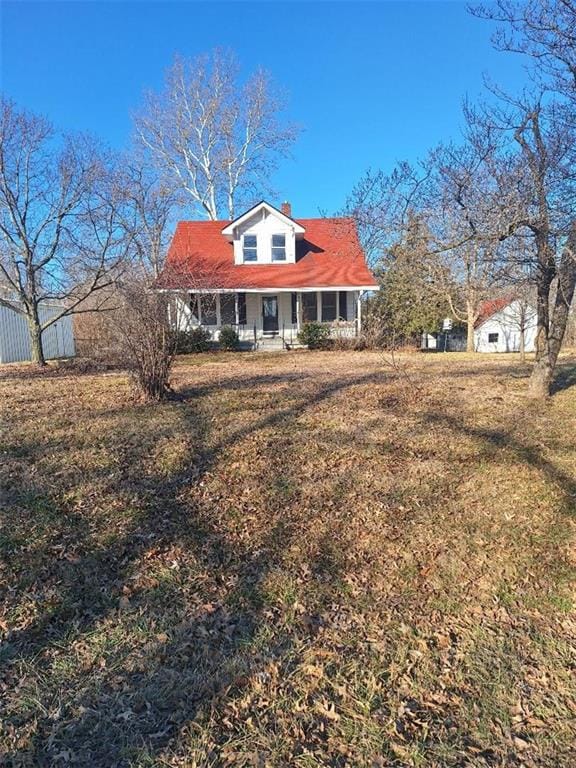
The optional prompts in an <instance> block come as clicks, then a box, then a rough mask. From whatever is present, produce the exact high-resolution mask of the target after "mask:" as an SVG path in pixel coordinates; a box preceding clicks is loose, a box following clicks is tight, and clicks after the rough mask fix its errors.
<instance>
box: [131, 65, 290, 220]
mask: <svg viewBox="0 0 576 768" xmlns="http://www.w3.org/2000/svg"><path fill="white" fill-rule="evenodd" d="M281 112H282V101H281V99H280V98H279V96H278V94H277V92H276V91H275V90H274V88H273V86H272V84H271V82H270V78H269V76H268V75H267V74H266V73H265V72H264V71H258V72H256V73H255V74H254V75H253V76H252V77H251V78H250V79H249V80H248V82H247V83H245V84H244V85H241V83H240V81H239V77H238V67H237V64H236V62H235V60H234V57H233V56H232V55H230V54H225V53H223V52H221V51H215V52H214V53H213V54H212V55H211V56H201V57H198V58H196V59H193V60H187V59H184V58H181V57H177V58H176V59H175V61H174V64H173V65H172V67H171V68H170V69H169V70H168V72H167V75H166V83H165V87H164V90H163V91H162V92H161V93H148V94H147V95H146V97H145V102H144V107H143V109H142V110H141V112H140V113H139V114H138V115H137V116H136V118H135V125H136V133H137V137H138V139H139V141H140V142H141V144H142V145H143V147H145V148H146V149H147V150H148V151H149V152H150V155H151V157H152V158H153V159H154V161H155V163H156V165H157V167H158V169H159V170H160V171H161V172H162V174H163V175H164V179H165V181H166V182H167V183H169V184H170V185H171V186H172V187H173V188H174V189H178V190H182V191H184V192H185V193H186V195H187V198H188V200H189V201H192V203H193V204H194V205H195V207H196V208H197V209H198V210H199V211H201V212H202V213H203V214H204V215H205V216H207V217H208V218H209V219H217V218H218V217H219V215H221V213H222V212H223V211H226V213H227V215H228V216H229V217H230V218H233V217H234V212H235V210H236V207H237V206H238V205H239V204H240V203H245V202H246V201H250V202H253V200H254V196H255V194H256V193H257V192H258V191H259V190H260V189H261V188H262V186H263V185H266V184H267V182H268V180H269V178H270V174H271V172H272V171H273V170H274V168H275V167H276V163H277V160H278V157H280V156H282V155H285V154H286V153H287V151H288V149H289V147H290V145H291V144H292V143H293V141H294V139H295V137H296V133H297V132H296V129H295V128H294V127H293V126H290V125H284V124H282V122H281V119H280V118H281Z"/></svg>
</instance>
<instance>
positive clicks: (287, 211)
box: [280, 200, 292, 218]
mask: <svg viewBox="0 0 576 768" xmlns="http://www.w3.org/2000/svg"><path fill="white" fill-rule="evenodd" d="M280 210H281V211H282V213H283V214H284V216H289V217H290V218H292V206H291V205H290V203H288V202H286V200H285V201H284V202H283V203H282V205H281V206H280Z"/></svg>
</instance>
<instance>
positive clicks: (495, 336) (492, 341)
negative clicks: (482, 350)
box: [488, 333, 498, 344]
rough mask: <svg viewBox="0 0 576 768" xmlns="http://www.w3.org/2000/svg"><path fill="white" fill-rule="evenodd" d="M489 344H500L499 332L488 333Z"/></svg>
mask: <svg viewBox="0 0 576 768" xmlns="http://www.w3.org/2000/svg"><path fill="white" fill-rule="evenodd" d="M488 344H498V334H497V333H489V334H488Z"/></svg>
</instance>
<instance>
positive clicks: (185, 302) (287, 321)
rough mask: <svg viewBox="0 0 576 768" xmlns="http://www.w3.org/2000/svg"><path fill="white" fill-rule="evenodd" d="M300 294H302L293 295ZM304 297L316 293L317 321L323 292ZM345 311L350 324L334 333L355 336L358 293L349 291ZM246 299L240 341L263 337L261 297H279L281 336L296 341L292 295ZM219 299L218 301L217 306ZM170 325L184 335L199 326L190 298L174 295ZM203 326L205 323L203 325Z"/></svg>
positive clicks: (248, 295) (216, 329)
mask: <svg viewBox="0 0 576 768" xmlns="http://www.w3.org/2000/svg"><path fill="white" fill-rule="evenodd" d="M294 293H299V291H294ZM303 293H315V294H316V300H317V303H318V317H320V313H321V306H322V302H321V294H322V291H303ZM346 293H347V296H346V307H347V315H348V321H347V322H344V323H336V324H335V325H334V328H333V332H334V333H335V334H337V335H340V336H354V335H355V332H356V325H355V317H356V303H357V299H358V291H347V292H346ZM245 296H246V325H243V326H239V327H238V328H237V331H238V335H239V336H240V338H241V339H244V340H247V341H252V340H253V339H254V331H256V338H257V339H260V338H261V337H262V335H263V332H264V329H263V318H262V297H263V296H276V298H277V300H278V335H280V336H282V334H284V337H285V339H286V341H295V340H296V335H297V333H298V328H297V324H296V323H294V324H292V291H277V292H275V291H274V290H273V289H272V290H270V291H261V292H258V293H256V292H249V291H247V292H246V293H245ZM219 300H220V297H218V302H219ZM200 301H202V294H200ZM217 315H218V317H219V318H220V310H219V308H217ZM170 322H171V324H172V327H174V328H177V329H178V330H181V331H186V330H189V329H190V328H192V327H194V326H195V325H198V324H197V323H193V322H192V317H191V312H190V297H189V296H188V294H185V293H181V294H175V295H174V299H173V301H172V302H171V306H170ZM201 324H202V325H204V324H203V323H201ZM208 329H209V330H210V331H212V338H213V339H214V340H217V339H218V336H219V332H220V325H217V326H208Z"/></svg>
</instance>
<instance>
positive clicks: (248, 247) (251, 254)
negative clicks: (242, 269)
mask: <svg viewBox="0 0 576 768" xmlns="http://www.w3.org/2000/svg"><path fill="white" fill-rule="evenodd" d="M257 243H258V241H257V239H256V235H244V238H243V243H242V253H243V257H244V261H258V244H257Z"/></svg>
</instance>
